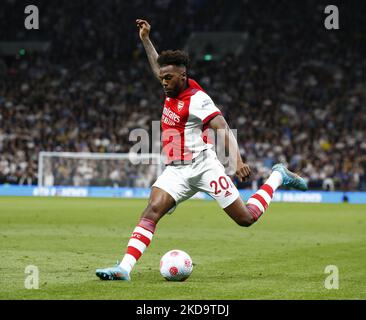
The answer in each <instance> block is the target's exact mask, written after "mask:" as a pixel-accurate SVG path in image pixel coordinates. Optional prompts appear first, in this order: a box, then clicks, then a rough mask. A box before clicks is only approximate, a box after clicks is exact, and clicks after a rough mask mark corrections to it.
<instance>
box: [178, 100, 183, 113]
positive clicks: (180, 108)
mask: <svg viewBox="0 0 366 320" xmlns="http://www.w3.org/2000/svg"><path fill="white" fill-rule="evenodd" d="M183 107H184V101H178V111H179V112H180V111H181V110H182V109H183Z"/></svg>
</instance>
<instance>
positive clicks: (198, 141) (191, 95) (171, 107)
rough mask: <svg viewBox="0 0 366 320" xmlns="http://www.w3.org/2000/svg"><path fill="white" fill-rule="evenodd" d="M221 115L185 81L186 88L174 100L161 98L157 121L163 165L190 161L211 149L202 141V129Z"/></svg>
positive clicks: (199, 90)
mask: <svg viewBox="0 0 366 320" xmlns="http://www.w3.org/2000/svg"><path fill="white" fill-rule="evenodd" d="M219 114H221V112H220V110H219V109H218V108H217V107H216V106H215V104H214V103H213V101H212V99H211V98H210V97H209V96H208V95H207V94H206V93H205V92H204V91H203V89H202V88H201V87H200V85H199V84H198V83H197V82H196V81H194V80H192V79H188V87H187V89H185V90H184V91H183V92H181V93H180V94H179V96H178V97H177V98H169V97H166V98H165V102H164V108H163V114H162V117H161V128H162V143H163V152H164V154H165V156H166V158H167V159H166V160H167V163H170V162H172V161H175V160H191V159H194V158H195V157H196V156H198V154H199V153H200V152H201V151H203V150H205V149H209V148H212V145H211V144H209V143H207V142H206V141H205V138H204V137H203V135H202V129H203V127H204V125H205V124H207V122H209V121H210V120H211V119H213V118H214V117H216V116H217V115H219Z"/></svg>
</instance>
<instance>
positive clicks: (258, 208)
mask: <svg viewBox="0 0 366 320" xmlns="http://www.w3.org/2000/svg"><path fill="white" fill-rule="evenodd" d="M281 184H282V175H281V173H279V172H278V171H273V172H272V173H271V175H270V176H269V178H268V179H267V181H266V182H265V183H264V185H262V186H261V187H260V188H259V190H258V191H257V192H256V193H255V194H253V195H252V196H251V197H250V198H249V199H248V201H247V204H246V207H247V208H248V210H249V212H250V213H251V214H252V216H253V218H254V220H255V221H257V220H258V219H259V218H260V216H261V215H262V214H263V213H264V211H266V209H267V208H268V205H269V204H270V202H271V200H272V198H273V193H274V192H275V191H276V190H277V188H278V187H279V186H280V185H281Z"/></svg>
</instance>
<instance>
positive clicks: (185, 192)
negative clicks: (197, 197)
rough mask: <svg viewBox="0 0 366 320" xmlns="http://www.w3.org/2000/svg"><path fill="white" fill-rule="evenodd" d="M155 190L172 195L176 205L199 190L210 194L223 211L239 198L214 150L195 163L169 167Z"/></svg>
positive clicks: (205, 152) (200, 156)
mask: <svg viewBox="0 0 366 320" xmlns="http://www.w3.org/2000/svg"><path fill="white" fill-rule="evenodd" d="M153 187H158V188H160V189H163V190H164V191H166V192H167V193H169V194H170V195H171V196H172V197H173V199H174V200H175V204H176V205H178V204H179V203H180V202H183V201H185V200H187V199H189V198H191V197H192V196H193V195H194V194H196V193H197V192H198V191H202V192H205V193H207V194H208V195H210V196H211V197H212V198H213V199H215V200H216V201H217V202H218V204H219V205H220V207H221V208H226V207H227V206H229V205H230V204H232V203H233V202H234V201H235V200H236V199H237V198H238V197H239V191H238V189H237V188H236V187H235V185H234V184H233V182H232V181H231V179H230V177H229V176H227V175H226V173H225V168H224V166H223V165H222V164H221V162H220V161H219V160H218V159H217V156H216V153H215V152H214V151H212V150H211V149H208V150H205V151H203V152H201V153H200V154H199V155H198V156H197V158H195V161H194V162H193V163H190V164H179V165H168V166H166V168H165V170H164V171H163V173H162V174H161V175H160V176H159V177H158V178H157V180H156V181H155V183H154V184H153Z"/></svg>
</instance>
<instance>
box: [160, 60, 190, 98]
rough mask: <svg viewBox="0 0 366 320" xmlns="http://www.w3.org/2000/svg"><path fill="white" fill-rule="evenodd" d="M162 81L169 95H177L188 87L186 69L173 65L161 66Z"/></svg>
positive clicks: (173, 96) (172, 96)
mask: <svg viewBox="0 0 366 320" xmlns="http://www.w3.org/2000/svg"><path fill="white" fill-rule="evenodd" d="M159 78H160V82H161V84H162V86H163V88H164V92H165V94H166V96H167V97H171V98H175V97H177V96H178V95H179V94H180V93H181V92H182V91H183V90H184V89H185V87H186V83H187V75H186V69H185V68H183V67H177V66H173V65H169V66H164V67H161V68H160V72H159Z"/></svg>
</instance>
